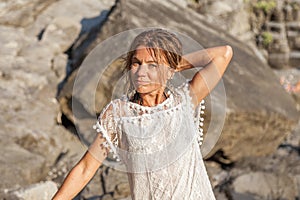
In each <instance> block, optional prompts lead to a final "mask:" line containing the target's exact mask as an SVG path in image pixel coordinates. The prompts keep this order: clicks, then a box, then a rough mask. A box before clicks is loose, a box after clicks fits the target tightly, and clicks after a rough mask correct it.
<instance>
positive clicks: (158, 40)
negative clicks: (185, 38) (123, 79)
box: [125, 29, 182, 70]
mask: <svg viewBox="0 0 300 200" xmlns="http://www.w3.org/2000/svg"><path fill="white" fill-rule="evenodd" d="M139 46H145V47H146V48H147V50H148V51H149V52H150V53H151V54H152V56H153V58H155V59H156V61H157V62H161V60H162V58H165V60H166V61H167V62H168V64H169V65H170V67H171V68H173V69H176V68H177V66H178V64H179V63H180V61H181V56H182V44H181V42H180V40H179V39H178V38H177V36H176V35H175V34H174V33H171V32H169V31H167V30H164V29H151V30H147V31H144V32H142V33H140V34H139V35H138V36H136V37H135V39H134V40H133V42H132V43H131V46H130V49H129V51H128V53H127V55H126V57H125V69H126V70H130V68H131V64H132V57H133V56H134V54H135V52H136V49H137V48H138V47H139Z"/></svg>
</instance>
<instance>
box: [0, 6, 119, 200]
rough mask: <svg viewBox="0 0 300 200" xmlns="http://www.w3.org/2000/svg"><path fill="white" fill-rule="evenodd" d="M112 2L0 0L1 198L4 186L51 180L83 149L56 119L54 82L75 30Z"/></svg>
mask: <svg viewBox="0 0 300 200" xmlns="http://www.w3.org/2000/svg"><path fill="white" fill-rule="evenodd" d="M113 3H114V2H112V1H101V2H100V1H97V0H94V1H93V0H91V1H90V0H89V1H85V0H82V1H75V2H70V1H68V0H63V1H53V0H49V1H40V0H20V1H4V2H1V9H0V10H1V12H0V18H1V19H0V42H1V44H2V46H1V48H0V58H1V59H0V85H1V87H0V97H1V98H0V104H1V107H0V122H1V129H0V141H1V142H0V143H1V146H0V150H1V152H3V153H2V155H1V157H0V163H1V164H0V172H1V176H2V180H1V183H0V199H3V198H5V195H4V193H3V192H4V191H8V190H12V189H14V188H16V187H18V188H20V187H21V188H22V187H26V186H28V185H29V184H33V183H37V182H39V181H41V180H45V179H46V177H50V174H52V177H51V178H53V179H55V178H61V176H63V175H64V173H66V171H67V169H68V170H69V169H70V168H71V167H70V165H71V166H74V164H75V162H73V161H74V160H75V161H78V160H79V158H80V157H81V156H82V155H83V153H84V152H85V151H86V147H85V146H83V145H82V144H80V142H79V141H78V139H77V137H76V136H75V135H72V134H70V132H69V131H68V130H66V129H65V127H63V126H62V125H61V124H60V123H59V122H61V121H62V116H61V115H60V114H61V113H60V111H59V109H60V108H59V106H60V105H59V104H58V103H57V100H56V99H55V97H56V93H57V85H58V84H59V82H60V81H62V79H63V78H64V77H65V75H66V65H67V61H68V55H67V54H65V51H66V50H67V49H68V48H69V47H70V46H71V45H72V44H73V43H74V42H75V40H76V39H77V37H78V36H79V34H80V33H82V32H84V31H88V30H89V28H90V27H89V25H91V24H93V26H97V25H98V24H99V23H100V21H101V20H103V19H102V18H95V16H97V15H98V14H99V12H104V13H105V10H106V9H109V8H110V7H111V6H112V4H113ZM66 8H67V11H66ZM91 22H94V23H91ZM63 157H64V158H65V157H67V158H68V159H66V160H67V161H68V162H65V164H62V165H63V166H60V167H61V169H55V170H54V167H53V165H56V164H57V163H60V162H58V161H59V160H60V159H62V158H63ZM71 161H72V163H69V162H71ZM66 166H67V167H68V168H67V167H66ZM51 168H52V169H53V170H51V171H50V172H49V170H50V169H51ZM53 171H56V172H57V171H58V172H57V173H58V174H54V173H53ZM16 177H18V178H16ZM22 194H24V195H25V193H22ZM26 194H27V193H26ZM3 195H4V196H3ZM20 198H21V197H20ZM22 198H23V197H22ZM26 198H27V197H26ZM34 198H36V197H34ZM34 198H31V197H29V198H27V199H34ZM41 198H42V196H40V198H36V199H41ZM45 199H50V197H45Z"/></svg>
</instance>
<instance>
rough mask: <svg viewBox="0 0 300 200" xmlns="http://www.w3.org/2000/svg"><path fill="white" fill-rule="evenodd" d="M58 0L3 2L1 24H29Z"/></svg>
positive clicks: (0, 15)
mask: <svg viewBox="0 0 300 200" xmlns="http://www.w3.org/2000/svg"><path fill="white" fill-rule="evenodd" d="M55 1H56V0H47V1H40V0H20V1H4V2H1V14H0V24H2V25H8V26H23V27H24V26H27V25H30V24H31V23H33V22H34V21H35V17H36V16H37V15H39V14H40V13H41V12H42V11H43V10H44V9H45V8H46V7H47V6H49V5H50V4H52V3H53V2H55Z"/></svg>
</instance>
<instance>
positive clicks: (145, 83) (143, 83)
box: [135, 80, 149, 85]
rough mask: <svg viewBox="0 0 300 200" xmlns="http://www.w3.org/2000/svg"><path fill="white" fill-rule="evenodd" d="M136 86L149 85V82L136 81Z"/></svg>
mask: <svg viewBox="0 0 300 200" xmlns="http://www.w3.org/2000/svg"><path fill="white" fill-rule="evenodd" d="M135 84H136V85H147V84H149V82H148V81H141V80H136V81H135Z"/></svg>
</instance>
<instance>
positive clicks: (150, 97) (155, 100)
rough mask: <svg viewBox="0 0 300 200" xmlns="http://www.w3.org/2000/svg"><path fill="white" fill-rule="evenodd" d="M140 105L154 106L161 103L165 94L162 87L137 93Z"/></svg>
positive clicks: (164, 98)
mask: <svg viewBox="0 0 300 200" xmlns="http://www.w3.org/2000/svg"><path fill="white" fill-rule="evenodd" d="M139 96H140V98H141V99H140V101H141V102H139V103H141V105H143V106H149V107H151V106H156V105H157V104H160V103H162V102H163V101H164V100H166V98H167V97H166V95H165V94H164V88H161V89H159V90H157V91H153V92H150V93H143V94H139Z"/></svg>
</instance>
